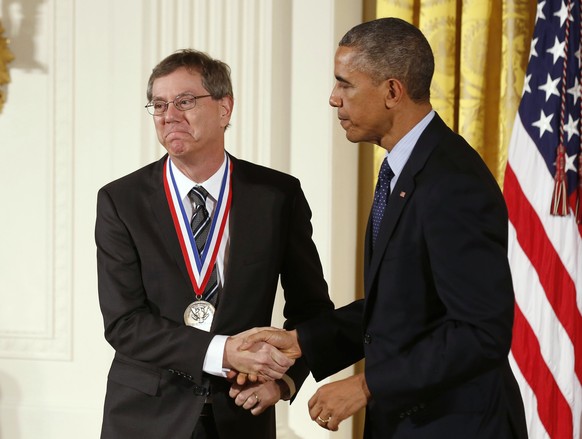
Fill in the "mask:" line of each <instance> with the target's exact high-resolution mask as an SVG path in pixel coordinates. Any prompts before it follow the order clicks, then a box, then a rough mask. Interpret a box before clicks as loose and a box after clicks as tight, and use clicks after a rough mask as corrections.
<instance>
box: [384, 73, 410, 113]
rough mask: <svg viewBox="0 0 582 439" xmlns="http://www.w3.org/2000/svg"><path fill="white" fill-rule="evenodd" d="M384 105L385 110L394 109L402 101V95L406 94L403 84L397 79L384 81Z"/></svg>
mask: <svg viewBox="0 0 582 439" xmlns="http://www.w3.org/2000/svg"><path fill="white" fill-rule="evenodd" d="M383 86H384V92H385V93H384V104H385V105H386V108H388V109H390V108H394V107H395V106H396V105H398V104H399V103H400V101H402V99H403V97H404V95H405V94H406V89H405V88H404V84H402V82H400V81H399V80H398V79H394V78H391V79H387V80H386V81H384V84H383Z"/></svg>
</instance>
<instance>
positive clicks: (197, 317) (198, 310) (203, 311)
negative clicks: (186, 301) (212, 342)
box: [184, 300, 215, 331]
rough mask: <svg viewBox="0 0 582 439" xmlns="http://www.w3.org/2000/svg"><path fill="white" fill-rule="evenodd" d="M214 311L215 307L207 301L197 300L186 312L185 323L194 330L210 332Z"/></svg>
mask: <svg viewBox="0 0 582 439" xmlns="http://www.w3.org/2000/svg"><path fill="white" fill-rule="evenodd" d="M214 311H215V310H214V306H212V304H210V303H208V302H207V301H206V300H196V301H195V302H192V303H191V304H190V305H188V307H187V308H186V311H184V323H185V324H186V325H188V326H192V327H193V328H197V329H201V330H203V331H210V326H211V325H212V319H213V318H214Z"/></svg>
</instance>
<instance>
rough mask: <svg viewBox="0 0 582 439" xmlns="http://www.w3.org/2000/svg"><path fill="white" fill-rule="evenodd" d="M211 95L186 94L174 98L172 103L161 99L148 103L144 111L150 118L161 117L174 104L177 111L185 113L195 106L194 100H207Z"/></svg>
mask: <svg viewBox="0 0 582 439" xmlns="http://www.w3.org/2000/svg"><path fill="white" fill-rule="evenodd" d="M210 96H212V95H200V96H194V95H192V94H189V93H186V94H182V95H178V96H176V97H175V98H174V100H173V101H168V102H166V101H162V100H161V99H154V100H153V101H150V102H149V103H148V104H147V105H146V106H145V108H146V110H148V113H149V114H151V115H152V116H161V115H163V114H164V113H165V112H166V111H168V105H170V104H174V107H176V109H177V110H180V111H186V110H191V109H192V108H194V107H195V106H196V99H201V98H207V97H210Z"/></svg>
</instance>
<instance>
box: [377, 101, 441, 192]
mask: <svg viewBox="0 0 582 439" xmlns="http://www.w3.org/2000/svg"><path fill="white" fill-rule="evenodd" d="M434 115H435V112H434V110H430V112H429V113H428V114H427V115H426V116H424V117H423V118H422V120H421V121H420V122H418V123H417V124H416V125H415V126H414V128H412V129H411V130H410V131H409V132H408V133H406V135H405V136H404V137H403V138H402V139H400V140H399V141H398V143H396V145H394V148H392V151H390V152H387V153H386V157H387V158H388V164H389V165H390V169H392V172H394V178H392V182H391V186H392V187H394V185H395V184H396V180H397V179H398V176H399V175H400V173H401V172H402V168H404V165H405V164H406V162H407V161H408V158H409V157H410V154H412V150H413V149H414V145H416V142H418V139H419V137H420V135H421V134H422V132H423V131H424V129H425V128H426V127H427V126H428V124H429V123H430V121H431V120H432V119H433V117H434Z"/></svg>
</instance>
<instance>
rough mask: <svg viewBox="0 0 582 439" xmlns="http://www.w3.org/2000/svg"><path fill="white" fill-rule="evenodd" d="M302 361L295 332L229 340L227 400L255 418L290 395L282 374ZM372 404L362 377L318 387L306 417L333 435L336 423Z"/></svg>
mask: <svg viewBox="0 0 582 439" xmlns="http://www.w3.org/2000/svg"><path fill="white" fill-rule="evenodd" d="M301 356H302V352H301V346H299V340H298V338H297V331H295V330H293V331H286V330H284V329H277V328H270V327H265V328H254V329H250V330H248V331H245V332H241V333H240V334H238V335H235V336H232V337H229V338H228V339H227V341H226V344H225V348H224V360H223V366H224V367H225V368H228V369H230V372H229V373H228V374H227V378H228V379H229V380H230V381H231V382H232V386H231V388H230V392H229V395H230V396H231V397H232V398H233V399H234V401H235V403H236V404H237V405H238V406H240V407H242V408H244V409H246V410H249V411H250V412H251V413H252V414H253V415H258V414H260V413H262V412H263V411H264V410H265V409H267V408H268V407H270V406H272V405H274V404H275V403H276V402H277V401H279V399H281V398H283V397H284V395H285V393H286V391H288V389H287V384H285V383H286V382H287V381H286V380H285V378H287V377H285V376H284V375H285V372H287V369H289V368H290V367H291V366H292V365H293V364H294V363H295V360H296V359H297V358H300V357H301ZM292 385H293V384H292ZM281 386H284V389H282V388H281ZM370 398H371V394H370V390H369V389H368V386H367V383H366V378H365V376H364V374H363V373H360V374H357V375H354V376H352V377H349V378H346V379H344V380H340V381H336V382H333V383H329V384H326V385H324V386H322V387H320V388H319V389H318V390H317V392H316V393H315V395H313V396H312V397H311V399H310V400H309V402H308V409H309V416H310V417H311V419H312V420H313V421H315V422H316V423H317V424H318V425H319V426H320V427H322V428H325V429H328V430H332V431H337V429H338V426H339V424H340V422H342V421H343V420H344V419H346V418H348V417H350V416H352V415H353V414H354V413H356V412H357V411H358V410H360V409H362V408H363V407H365V406H366V405H367V403H368V401H369V400H370ZM284 399H286V398H284Z"/></svg>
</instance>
